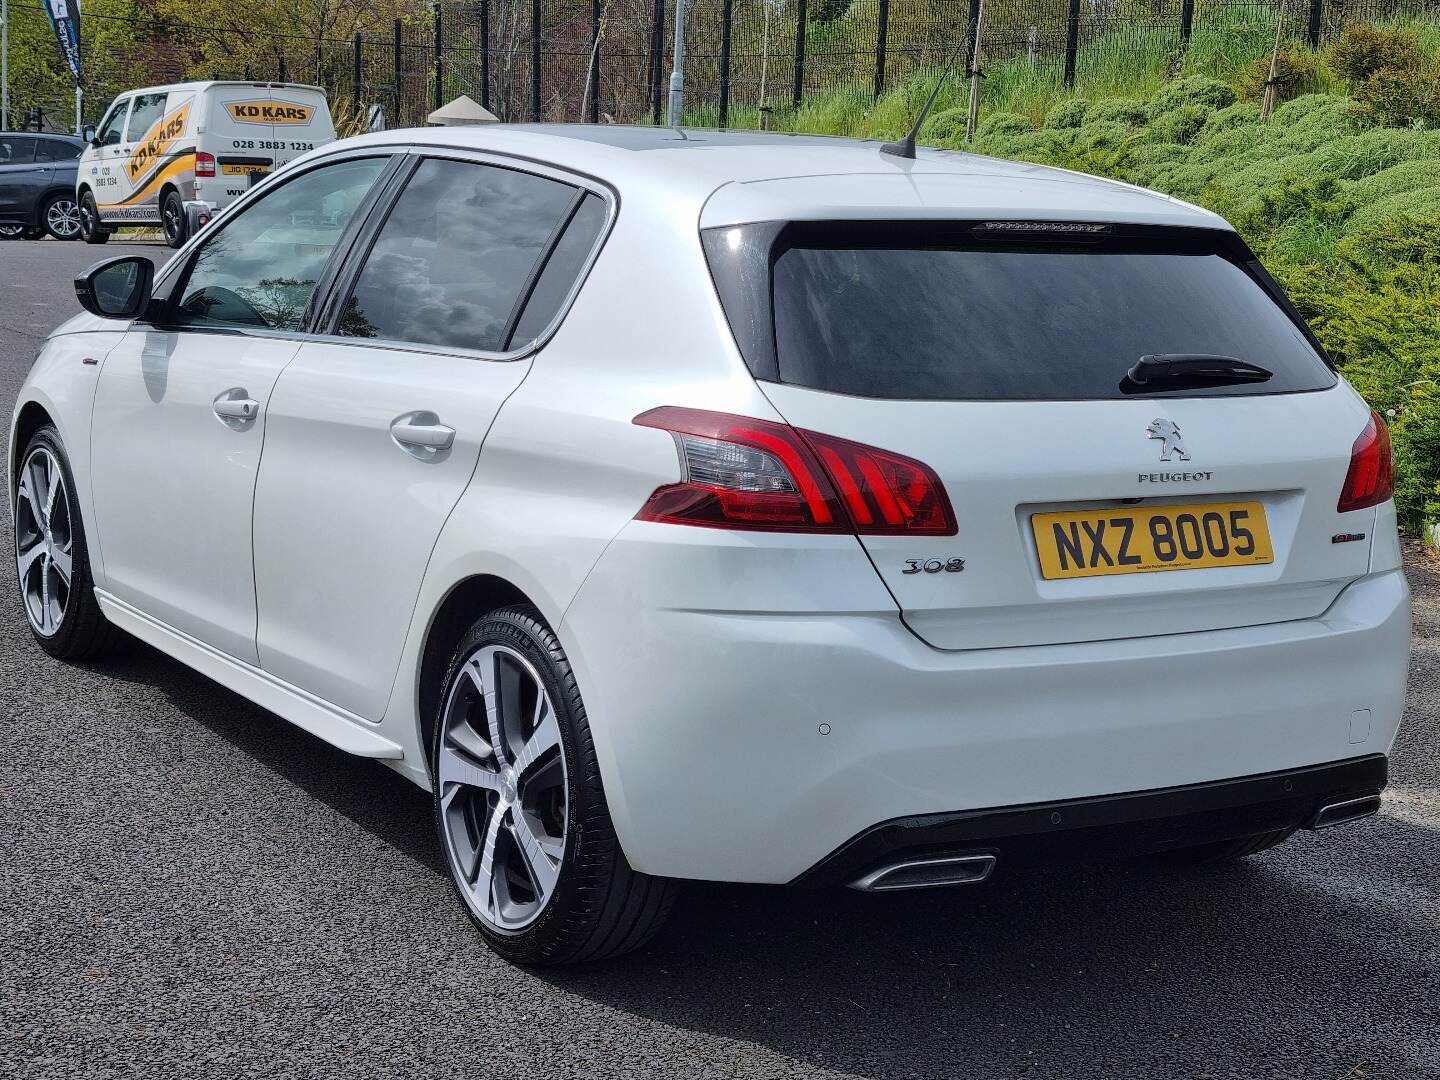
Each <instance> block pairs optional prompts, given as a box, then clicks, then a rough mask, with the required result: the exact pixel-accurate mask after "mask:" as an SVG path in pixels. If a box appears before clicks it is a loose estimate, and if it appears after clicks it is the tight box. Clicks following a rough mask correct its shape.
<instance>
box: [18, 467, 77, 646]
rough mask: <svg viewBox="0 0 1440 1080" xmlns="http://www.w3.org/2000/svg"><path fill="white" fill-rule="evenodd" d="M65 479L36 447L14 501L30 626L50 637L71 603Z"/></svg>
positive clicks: (70, 542) (22, 585) (70, 546)
mask: <svg viewBox="0 0 1440 1080" xmlns="http://www.w3.org/2000/svg"><path fill="white" fill-rule="evenodd" d="M66 495H67V492H66V491H65V474H64V472H63V471H62V470H61V468H60V462H59V460H58V459H57V458H56V457H55V455H54V454H53V453H51V452H50V450H48V449H46V448H45V447H44V446H37V447H35V449H34V450H32V451H31V452H30V456H29V457H28V458H26V459H25V464H24V466H23V467H22V468H21V470H20V485H19V488H18V490H17V492H16V499H15V562H16V566H17V569H18V571H19V578H20V596H21V599H22V600H23V602H24V604H25V614H26V616H28V617H29V619H30V625H31V626H32V627H34V628H35V632H36V633H37V634H40V635H41V636H42V637H53V636H54V635H55V633H56V632H57V631H58V630H59V629H60V624H61V623H62V622H64V621H65V610H66V608H67V607H68V606H69V603H70V575H71V572H72V565H73V562H72V552H73V545H74V536H73V534H72V531H71V527H70V501H69V499H68V498H67V497H66Z"/></svg>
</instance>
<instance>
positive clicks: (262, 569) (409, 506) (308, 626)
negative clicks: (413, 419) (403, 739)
mask: <svg viewBox="0 0 1440 1080" xmlns="http://www.w3.org/2000/svg"><path fill="white" fill-rule="evenodd" d="M529 366H530V365H529V362H528V361H515V362H506V361H485V360H478V359H476V358H475V357H465V356H440V355H434V354H430V353H422V352H416V351H413V350H408V351H407V350H404V349H389V348H384V347H357V346H356V345H355V343H354V342H347V343H345V344H340V343H339V342H331V341H323V342H322V341H316V342H309V343H307V344H305V345H304V346H303V347H301V349H300V351H299V354H298V355H296V356H295V358H294V360H293V361H292V362H291V363H290V365H289V366H288V367H287V368H286V369H285V373H284V374H283V375H281V376H280V380H279V383H278V384H277V385H276V387H275V390H274V392H273V394H272V395H271V400H270V405H269V408H268V410H267V414H266V433H265V457H264V460H263V462H262V464H261V466H260V482H259V484H258V486H257V491H256V498H255V540H254V545H255V597H254V600H255V604H256V606H257V608H258V611H259V629H258V645H259V662H260V666H261V667H263V668H264V669H265V670H266V671H267V672H269V673H270V674H272V675H274V676H275V677H276V678H279V679H282V680H285V681H288V682H291V683H294V684H295V685H297V686H303V687H305V688H307V690H309V691H310V692H311V693H313V694H316V695H317V696H319V697H321V698H323V699H324V700H326V701H329V702H331V703H333V704H335V705H337V706H339V707H340V708H342V709H345V710H347V711H349V712H352V713H354V714H356V715H358V716H362V717H364V718H365V719H367V720H370V721H376V720H379V719H380V717H381V715H382V714H383V712H384V708H385V703H386V700H387V698H388V697H389V691H390V685H391V682H392V681H393V679H394V675H395V669H396V665H397V664H398V663H399V661H400V652H401V650H402V648H403V646H404V642H405V631H406V627H408V626H409V624H410V616H411V613H412V612H413V611H414V607H415V596H416V593H417V592H418V590H419V585H420V582H421V580H422V578H423V577H424V574H425V567H426V564H427V563H428V561H429V558H430V551H431V548H432V547H433V546H434V544H435V540H436V537H438V536H439V534H440V529H441V526H443V525H444V524H445V519H446V518H447V517H448V516H449V515H450V512H451V510H452V509H453V508H454V506H455V503H456V502H457V501H458V500H459V498H460V496H461V494H462V493H463V492H464V491H465V488H466V485H467V484H468V483H469V482H470V476H471V474H472V473H473V472H474V471H475V463H476V461H477V460H478V459H479V457H480V444H481V443H482V442H483V441H484V439H485V434H486V432H487V431H488V430H489V428H490V424H491V422H492V421H493V420H494V419H495V414H496V413H497V412H498V411H499V409H500V406H501V404H502V403H503V402H504V400H505V399H506V398H507V397H508V396H509V395H510V394H511V393H512V392H513V391H514V390H515V388H516V387H517V386H519V385H520V383H521V381H522V380H523V379H524V378H525V374H526V372H527V371H528V370H529ZM338 388H343V392H337V389H338ZM422 410H423V411H429V412H432V413H434V414H435V415H436V416H437V417H438V422H439V423H441V424H444V425H446V426H448V427H451V428H453V429H454V430H455V436H454V443H453V445H452V446H451V447H450V448H449V449H448V450H446V451H444V452H442V453H439V454H436V455H435V457H434V459H433V460H425V461H421V460H417V459H416V458H414V457H411V456H409V455H408V454H406V453H405V452H404V451H403V450H401V449H400V448H399V446H398V444H396V443H395V442H394V440H393V439H391V438H390V437H389V428H390V424H391V422H392V421H394V420H395V419H396V418H397V417H400V416H402V415H403V414H406V413H411V412H416V411H422ZM377 434H383V435H384V438H377V437H376V436H377ZM323 537H331V538H334V539H332V540H331V541H329V542H325V541H323V540H321V538H323ZM342 537H343V540H341V539H340V538H342ZM317 541H319V542H317Z"/></svg>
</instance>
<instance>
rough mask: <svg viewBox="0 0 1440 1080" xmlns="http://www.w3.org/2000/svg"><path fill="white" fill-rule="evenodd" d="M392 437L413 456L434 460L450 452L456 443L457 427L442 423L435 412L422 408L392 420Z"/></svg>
mask: <svg viewBox="0 0 1440 1080" xmlns="http://www.w3.org/2000/svg"><path fill="white" fill-rule="evenodd" d="M390 437H391V438H392V439H394V440H395V444H396V445H397V446H399V447H400V449H401V450H404V451H405V452H406V453H407V454H409V455H410V456H411V457H415V458H419V459H420V460H421V461H434V460H436V459H437V458H440V457H442V456H444V455H445V454H446V453H448V452H449V450H450V447H452V446H453V445H454V444H455V429H454V428H452V427H447V426H446V425H444V424H442V423H441V422H440V418H439V417H438V416H436V415H435V414H434V413H433V412H429V411H427V410H421V411H419V412H408V413H405V414H404V415H403V416H397V417H396V418H395V419H394V420H392V421H391V422H390Z"/></svg>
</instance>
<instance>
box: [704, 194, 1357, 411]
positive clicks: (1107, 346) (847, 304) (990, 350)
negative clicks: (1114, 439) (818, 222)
mask: <svg viewBox="0 0 1440 1080" xmlns="http://www.w3.org/2000/svg"><path fill="white" fill-rule="evenodd" d="M1175 232H1177V230H1170V231H1168V232H1165V233H1161V232H1155V233H1146V232H1143V231H1141V232H1138V233H1135V234H1130V235H1120V236H1113V235H1111V236H1104V237H1091V238H1088V239H1086V240H1083V241H1078V242H1076V241H1069V242H1048V241H1038V240H1017V239H1016V238H1014V237H1013V236H1002V237H981V236H978V235H976V233H975V231H974V230H965V229H959V228H954V227H950V228H946V229H940V230H937V229H936V228H935V226H934V225H933V224H932V225H930V226H929V227H928V228H926V229H923V230H922V229H918V228H916V227H914V226H912V225H902V224H900V223H895V224H894V225H893V226H892V227H890V228H885V229H880V228H876V227H874V226H865V227H845V226H835V225H829V226H800V227H791V228H787V229H785V230H784V232H783V234H782V235H781V237H780V238H779V239H778V241H777V242H776V243H775V244H774V245H772V247H771V250H770V252H769V257H768V265H769V267H770V275H769V276H770V290H769V297H768V300H769V304H770V312H769V316H770V318H769V320H768V321H769V323H770V326H769V330H770V331H772V332H773V353H772V354H771V355H770V356H768V357H765V358H764V360H763V361H762V364H763V365H764V366H768V368H769V370H768V371H763V370H756V374H757V375H758V376H760V377H762V378H766V377H768V378H772V379H774V380H775V381H779V382H783V383H787V384H792V385H797V386H805V387H811V388H814V389H818V390H826V391H831V392H834V393H841V394H849V395H856V396H861V397H873V398H894V399H911V400H1006V401H1016V400H1094V399H1105V398H1122V397H1127V396H1133V395H1134V394H1135V393H1136V392H1137V389H1138V388H1137V387H1135V386H1134V385H1133V384H1127V381H1126V380H1125V374H1126V372H1127V371H1128V370H1129V368H1130V367H1131V366H1132V365H1134V364H1135V362H1136V361H1137V360H1139V359H1140V357H1142V356H1146V355H1152V354H1211V355H1220V356H1227V357H1235V358H1237V359H1240V360H1244V361H1247V362H1249V363H1254V364H1259V365H1261V366H1262V367H1264V368H1266V369H1267V370H1268V371H1270V372H1271V376H1270V378H1268V379H1266V380H1265V381H1264V382H1259V383H1253V382H1252V383H1245V384H1232V383H1226V384H1215V383H1205V382H1198V383H1197V382H1194V381H1188V382H1187V381H1185V380H1180V381H1178V382H1174V383H1171V384H1168V385H1166V386H1165V387H1163V388H1156V387H1152V388H1149V389H1147V390H1146V391H1145V392H1147V393H1157V394H1159V393H1169V394H1172V395H1173V394H1183V395H1186V396H1213V395H1234V394H1257V393H1290V392H1297V391H1308V390H1318V389H1324V388H1326V387H1329V386H1333V385H1334V383H1335V377H1334V375H1333V373H1332V372H1331V371H1330V369H1329V367H1328V366H1327V364H1326V362H1325V361H1324V359H1323V358H1322V356H1321V355H1320V354H1319V352H1318V351H1317V348H1316V347H1315V345H1314V344H1313V342H1312V339H1311V338H1310V337H1309V335H1308V333H1307V332H1306V330H1305V329H1304V328H1303V326H1302V325H1301V324H1300V323H1299V322H1298V320H1297V319H1296V318H1295V317H1292V315H1291V313H1290V312H1289V311H1287V309H1286V307H1285V306H1283V305H1284V301H1283V299H1282V298H1281V297H1279V296H1278V295H1276V293H1275V292H1274V291H1273V287H1272V286H1271V284H1270V283H1269V282H1268V280H1267V279H1265V278H1264V277H1263V271H1257V268H1256V267H1255V266H1251V265H1247V260H1245V259H1244V258H1243V256H1241V257H1237V252H1236V251H1235V250H1234V249H1233V248H1232V244H1238V241H1235V240H1233V238H1228V237H1227V236H1225V235H1224V234H1219V235H1216V234H1209V233H1204V232H1203V231H1201V230H1188V234H1189V235H1180V236H1176V235H1173V233H1175ZM744 247H745V245H744V244H743V243H737V242H736V240H735V239H734V238H733V237H732V238H729V239H728V240H727V241H726V242H725V243H723V244H722V243H707V251H708V252H709V253H710V254H711V257H712V265H713V262H714V259H715V257H716V256H718V257H720V258H721V259H723V258H725V257H726V256H725V254H724V252H726V251H743V250H744ZM753 277H754V274H753V273H752V275H751V278H752V279H753ZM716 280H717V284H719V285H721V292H722V297H723V294H724V292H725V291H726V289H725V287H724V282H725V274H724V273H720V274H717V275H716ZM748 295H749V299H748V301H745V300H735V301H732V303H733V302H741V303H744V302H748V303H750V304H754V303H755V302H756V300H757V298H758V294H757V291H756V290H755V289H754V288H753V285H752V288H751V289H750V290H749V293H748ZM732 303H727V305H726V307H727V314H728V315H730V318H731V323H732V326H734V325H735V324H736V322H737V317H738V320H739V321H740V323H741V325H742V326H743V325H745V324H746V323H747V322H748V323H750V324H751V327H750V331H749V333H750V336H751V338H752V350H753V348H754V344H753V342H754V339H755V334H754V328H753V316H752V315H751V314H749V313H744V314H740V313H734V312H732V311H731V310H730V308H731V306H732ZM737 336H743V335H737ZM744 345H745V343H744V342H743V341H742V350H743V349H744ZM747 359H748V356H747ZM754 367H755V365H753V364H752V368H754Z"/></svg>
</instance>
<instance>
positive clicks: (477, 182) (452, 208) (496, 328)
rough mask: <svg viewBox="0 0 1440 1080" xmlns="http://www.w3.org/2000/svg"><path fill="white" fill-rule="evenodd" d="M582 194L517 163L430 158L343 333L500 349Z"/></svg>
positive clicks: (384, 236) (376, 256)
mask: <svg viewBox="0 0 1440 1080" xmlns="http://www.w3.org/2000/svg"><path fill="white" fill-rule="evenodd" d="M577 194H578V191H577V189H576V188H574V187H573V186H571V185H569V184H562V183H559V182H558V181H555V180H547V179H546V178H544V177H542V176H535V175H533V174H531V173H523V172H518V171H516V170H514V169H502V168H498V167H496V166H491V165H479V164H474V163H470V162H463V161H444V160H440V159H437V158H431V159H429V160H427V161H425V162H423V163H422V164H421V165H420V167H419V168H418V169H416V170H415V174H414V176H412V177H411V178H410V181H409V183H408V184H407V185H406V188H405V191H404V192H403V193H402V194H401V196H400V198H399V199H398V200H397V201H396V203H395V207H394V209H393V210H391V212H390V216H389V218H388V220H387V221H386V222H385V226H384V228H383V229H381V231H380V235H379V237H378V238H377V239H376V241H375V246H374V247H373V248H372V249H371V251H370V254H369V257H368V258H367V259H366V261H365V267H364V269H363V270H361V272H360V277H359V278H358V279H357V281H356V283H355V289H354V292H353V293H352V294H351V296H350V299H349V300H348V302H347V303H346V304H345V306H344V308H343V309H342V310H341V315H340V322H339V325H338V327H337V328H336V330H337V333H339V334H341V335H342V336H345V337H373V338H383V339H386V340H389V341H407V342H414V343H416V344H420V345H440V346H445V347H449V348H458V349H476V350H480V351H485V352H501V351H503V350H504V348H505V343H506V340H507V338H508V337H509V335H510V330H511V317H512V314H513V313H514V312H515V309H516V305H517V304H518V303H519V302H520V300H521V299H522V298H523V296H524V291H525V289H526V288H527V287H528V286H529V285H530V283H531V274H532V272H533V271H534V270H535V269H536V267H537V265H538V263H539V260H540V259H541V257H542V256H543V255H544V254H545V253H546V252H547V251H548V250H550V245H551V244H552V243H553V241H554V237H555V233H556V230H557V229H558V227H559V226H560V225H561V224H562V223H563V222H564V219H565V217H566V216H567V215H568V214H569V212H570V210H571V207H572V205H573V203H574V201H575V198H576V195H577Z"/></svg>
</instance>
